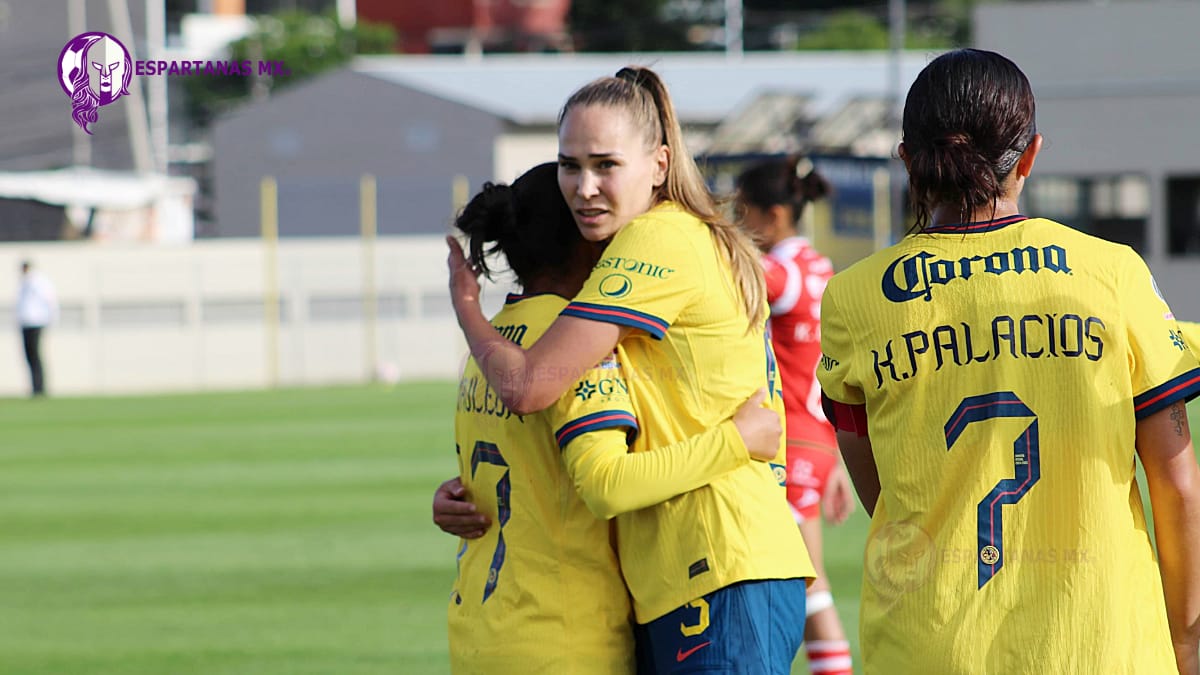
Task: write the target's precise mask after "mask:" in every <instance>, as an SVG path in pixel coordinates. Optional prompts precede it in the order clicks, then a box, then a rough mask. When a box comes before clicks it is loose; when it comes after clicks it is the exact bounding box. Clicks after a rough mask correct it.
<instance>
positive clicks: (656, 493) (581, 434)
mask: <svg viewBox="0 0 1200 675" xmlns="http://www.w3.org/2000/svg"><path fill="white" fill-rule="evenodd" d="M618 354H619V352H616V351H614V352H613V353H612V354H611V355H610V356H609V357H608V358H606V359H605V360H604V361H602V362H601V363H600V364H599V365H598V366H597V367H595V368H593V369H592V370H590V371H588V373H587V374H586V375H585V376H584V377H583V379H581V380H579V382H578V383H576V385H575V387H573V388H572V389H571V390H570V391H568V392H567V393H566V394H564V395H563V397H562V398H561V399H559V401H558V402H557V403H556V404H555V405H554V406H553V407H551V408H550V409H549V410H548V411H547V414H548V415H549V417H550V423H551V425H552V428H553V429H554V438H555V441H556V442H557V443H558V447H559V449H560V450H562V452H563V461H564V463H565V465H566V468H567V472H568V474H569V475H570V476H571V478H572V480H573V481H574V483H575V486H576V488H577V489H578V490H579V494H580V496H581V497H582V498H583V500H584V502H585V503H586V504H587V505H588V507H589V508H590V509H591V510H592V512H593V513H595V514H596V515H597V516H598V517H601V518H612V517H613V516H616V515H617V514H619V513H625V512H627V511H632V510H635V509H640V508H643V507H646V506H651V505H653V504H657V503H659V502H662V501H666V500H667V499H670V498H671V497H674V496H676V495H680V494H683V493H684V492H688V491H691V490H694V489H696V488H698V487H701V486H703V485H707V484H708V483H710V482H712V480H713V479H714V478H717V477H719V476H721V475H723V474H725V473H727V472H729V471H732V470H733V469H736V468H738V467H740V466H742V465H743V464H746V463H748V462H749V461H750V455H749V452H748V451H747V450H746V446H745V444H744V443H743V442H742V437H741V435H740V434H739V433H738V431H737V427H736V426H734V424H733V421H732V420H726V421H725V422H724V423H722V424H720V425H718V426H716V427H714V428H712V429H709V430H707V431H705V432H703V433H700V434H697V435H695V436H692V437H690V438H688V439H686V440H684V441H680V442H678V443H674V444H672V445H669V446H666V447H664V448H655V449H652V450H650V451H647V452H639V453H630V452H629V444H630V443H631V442H632V441H633V439H634V438H635V437H636V435H637V432H638V421H637V418H636V416H635V415H634V413H633V406H632V402H631V400H630V397H629V386H628V384H627V383H626V381H625V378H624V376H623V375H622V371H621V363H620V360H619V358H618Z"/></svg>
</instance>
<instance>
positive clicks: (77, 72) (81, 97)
mask: <svg viewBox="0 0 1200 675" xmlns="http://www.w3.org/2000/svg"><path fill="white" fill-rule="evenodd" d="M132 77H133V59H132V58H130V56H129V50H128V49H125V45H123V44H121V41H120V40H118V39H116V38H115V37H113V36H111V35H109V34H108V33H99V32H93V33H81V34H79V35H76V36H75V37H73V38H71V41H70V42H68V43H67V44H66V46H65V47H63V50H62V53H61V54H59V56H58V83H59V85H61V86H62V88H63V91H65V92H66V93H67V96H68V97H70V99H71V119H73V120H75V123H76V124H78V125H79V128H81V129H83V130H84V131H86V132H88V133H89V134H90V133H92V131H91V130H90V129H88V125H89V124H95V123H96V121H97V120H99V119H100V114H99V112H98V111H99V109H100V106H105V105H108V104H110V103H115V102H116V101H117V99H119V98H121V97H122V96H125V95H127V94H128V93H129V81H130V79H131V78H132Z"/></svg>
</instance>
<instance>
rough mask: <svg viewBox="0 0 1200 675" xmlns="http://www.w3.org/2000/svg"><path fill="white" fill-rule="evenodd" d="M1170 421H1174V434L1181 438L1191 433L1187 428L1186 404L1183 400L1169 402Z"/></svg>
mask: <svg viewBox="0 0 1200 675" xmlns="http://www.w3.org/2000/svg"><path fill="white" fill-rule="evenodd" d="M1171 421H1172V422H1174V423H1175V434H1176V435H1177V436H1179V437H1181V438H1187V437H1188V436H1190V435H1191V430H1190V429H1188V417H1187V406H1186V405H1184V403H1183V401H1177V402H1175V403H1173V404H1171Z"/></svg>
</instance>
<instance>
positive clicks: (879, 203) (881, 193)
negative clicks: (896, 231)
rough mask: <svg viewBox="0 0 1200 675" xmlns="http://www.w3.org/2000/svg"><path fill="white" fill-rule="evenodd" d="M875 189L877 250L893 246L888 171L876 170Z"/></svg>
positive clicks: (890, 183) (874, 176) (873, 181)
mask: <svg viewBox="0 0 1200 675" xmlns="http://www.w3.org/2000/svg"><path fill="white" fill-rule="evenodd" d="M871 182H872V184H873V187H874V193H875V194H874V201H875V208H874V209H872V212H873V213H874V214H875V222H874V223H873V226H874V227H873V228H872V229H873V231H874V233H875V250H876V251H878V250H880V249H884V248H887V247H888V246H891V245H892V187H891V186H892V181H891V177H890V176H889V175H888V170H887V169H876V170H875V173H874V174H873V175H872V176H871Z"/></svg>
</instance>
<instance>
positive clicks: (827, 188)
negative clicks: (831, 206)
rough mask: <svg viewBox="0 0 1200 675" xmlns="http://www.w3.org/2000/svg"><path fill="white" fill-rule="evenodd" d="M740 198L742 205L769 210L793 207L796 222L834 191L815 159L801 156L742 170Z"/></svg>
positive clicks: (766, 162) (738, 185)
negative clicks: (818, 169)
mask: <svg viewBox="0 0 1200 675" xmlns="http://www.w3.org/2000/svg"><path fill="white" fill-rule="evenodd" d="M737 191H738V199H739V200H740V201H741V202H742V203H743V204H749V205H751V206H757V207H758V208H760V209H763V210H766V209H769V208H771V207H772V206H777V205H783V206H790V207H791V209H792V219H793V222H798V221H799V220H800V216H801V215H802V214H803V213H804V207H806V206H808V204H809V203H810V202H814V201H817V200H818V199H823V198H825V197H826V196H828V195H829V194H830V193H831V192H832V191H833V186H832V185H830V184H829V181H828V180H826V179H825V177H824V176H822V175H821V174H820V173H819V172H817V169H816V167H815V166H813V163H812V160H810V159H808V158H807V157H804V156H802V155H793V156H791V157H787V158H779V159H767V160H763V161H761V162H758V163H757V164H754V165H753V166H751V167H750V168H748V169H746V170H745V171H743V172H742V173H741V174H739V175H738V177H737Z"/></svg>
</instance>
